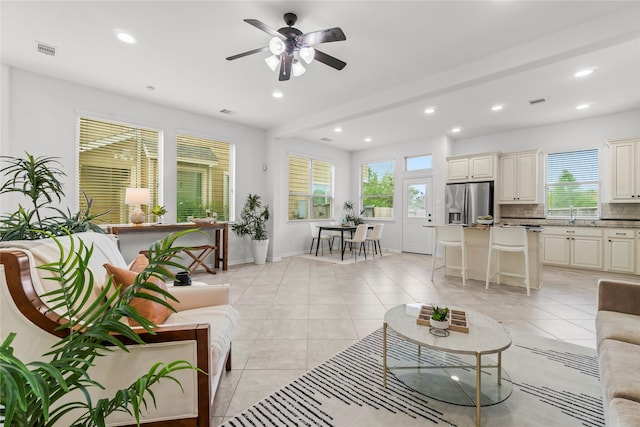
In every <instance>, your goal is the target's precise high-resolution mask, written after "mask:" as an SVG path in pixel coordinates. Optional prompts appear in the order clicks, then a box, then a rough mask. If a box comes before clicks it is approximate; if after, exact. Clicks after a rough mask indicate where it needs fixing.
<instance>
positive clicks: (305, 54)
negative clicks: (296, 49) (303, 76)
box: [300, 46, 316, 64]
mask: <svg viewBox="0 0 640 427" xmlns="http://www.w3.org/2000/svg"><path fill="white" fill-rule="evenodd" d="M315 55H316V50H315V49H314V48H312V47H309V46H307V47H303V48H302V49H300V58H302V59H303V60H304V62H306V63H307V64H311V62H313V58H314V57H315Z"/></svg>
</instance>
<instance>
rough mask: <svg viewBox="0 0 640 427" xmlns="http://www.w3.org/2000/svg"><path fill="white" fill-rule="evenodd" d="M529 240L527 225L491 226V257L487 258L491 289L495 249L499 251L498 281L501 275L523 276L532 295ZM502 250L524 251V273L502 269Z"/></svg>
mask: <svg viewBox="0 0 640 427" xmlns="http://www.w3.org/2000/svg"><path fill="white" fill-rule="evenodd" d="M528 249H529V240H528V238H527V229H526V228H525V227H491V233H490V235H489V257H488V260H487V284H486V289H489V280H490V279H491V277H493V276H492V275H491V257H492V255H493V251H498V259H497V262H496V275H497V276H498V277H497V279H498V280H497V283H498V285H499V284H500V276H501V275H503V276H512V277H521V278H523V279H524V285H525V287H526V288H527V296H530V284H529V282H530V279H529V250H528ZM500 251H504V252H522V253H524V274H517V273H506V272H503V271H501V270H500V253H499V252H500Z"/></svg>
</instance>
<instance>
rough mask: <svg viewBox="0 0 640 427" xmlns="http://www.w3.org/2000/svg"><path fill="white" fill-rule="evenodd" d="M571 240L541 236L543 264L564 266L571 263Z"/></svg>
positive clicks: (561, 237) (554, 236)
mask: <svg viewBox="0 0 640 427" xmlns="http://www.w3.org/2000/svg"><path fill="white" fill-rule="evenodd" d="M570 239H571V238H570V237H566V236H556V235H549V236H542V241H543V245H544V257H543V262H544V263H545V264H555V265H565V266H568V265H569V263H570V262H571V240H570Z"/></svg>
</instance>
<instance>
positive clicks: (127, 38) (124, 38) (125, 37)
mask: <svg viewBox="0 0 640 427" xmlns="http://www.w3.org/2000/svg"><path fill="white" fill-rule="evenodd" d="M115 33H116V37H117V38H118V40H120V41H121V42H123V43H127V44H134V43H135V42H136V38H135V37H133V36H132V35H131V34H129V33H127V32H125V31H122V30H115Z"/></svg>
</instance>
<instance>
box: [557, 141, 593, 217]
mask: <svg viewBox="0 0 640 427" xmlns="http://www.w3.org/2000/svg"><path fill="white" fill-rule="evenodd" d="M599 188H600V184H599V175H598V150H597V149H595V148H594V149H589V150H579V151H567V152H562V153H550V154H548V155H547V179H546V193H547V216H548V217H560V218H565V217H566V218H568V217H569V214H570V211H573V215H574V216H575V217H578V218H597V217H598V215H599V211H598V200H599Z"/></svg>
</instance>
